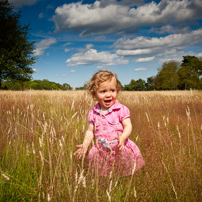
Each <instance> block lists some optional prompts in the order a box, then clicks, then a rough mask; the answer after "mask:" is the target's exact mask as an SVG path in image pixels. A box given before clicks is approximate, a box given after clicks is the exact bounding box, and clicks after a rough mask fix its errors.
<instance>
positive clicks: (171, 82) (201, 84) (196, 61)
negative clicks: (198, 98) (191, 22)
mask: <svg viewBox="0 0 202 202" xmlns="http://www.w3.org/2000/svg"><path fill="white" fill-rule="evenodd" d="M201 75H202V58H198V57H196V56H190V55H187V56H183V60H182V62H181V63H180V62H178V61H174V60H171V61H168V62H164V63H163V65H162V67H160V68H158V73H157V75H156V76H151V77H148V78H147V81H144V80H142V79H138V80H136V81H135V80H134V79H132V80H131V82H130V83H129V84H128V85H124V86H123V87H122V90H127V91H145V90H189V89H202V77H201Z"/></svg>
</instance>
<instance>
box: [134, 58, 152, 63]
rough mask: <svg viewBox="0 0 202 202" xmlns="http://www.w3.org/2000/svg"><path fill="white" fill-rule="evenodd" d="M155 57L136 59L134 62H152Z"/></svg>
mask: <svg viewBox="0 0 202 202" xmlns="http://www.w3.org/2000/svg"><path fill="white" fill-rule="evenodd" d="M154 58H155V57H147V58H138V59H137V60H136V62H149V61H152V60H153V59H154Z"/></svg>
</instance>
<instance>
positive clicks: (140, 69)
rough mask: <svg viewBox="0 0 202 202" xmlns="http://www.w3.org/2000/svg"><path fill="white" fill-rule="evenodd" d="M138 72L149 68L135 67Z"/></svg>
mask: <svg viewBox="0 0 202 202" xmlns="http://www.w3.org/2000/svg"><path fill="white" fill-rule="evenodd" d="M134 70H135V71H136V72H137V71H146V70H147V68H145V67H140V68H137V69H134Z"/></svg>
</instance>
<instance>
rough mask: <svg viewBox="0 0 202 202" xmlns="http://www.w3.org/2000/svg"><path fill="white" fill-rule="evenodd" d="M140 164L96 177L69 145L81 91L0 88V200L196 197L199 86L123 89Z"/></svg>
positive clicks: (200, 195) (83, 105) (201, 176)
mask: <svg viewBox="0 0 202 202" xmlns="http://www.w3.org/2000/svg"><path fill="white" fill-rule="evenodd" d="M118 99H119V101H120V102H121V103H123V104H125V105H126V106H127V107H128V108H129V109H130V112H131V119H132V123H133V133H132V134H131V136H130V139H131V140H133V141H134V142H135V143H136V144H137V145H138V147H139V148H140V150H141V152H142V155H143V157H144V160H145V162H146V164H145V166H144V167H143V168H142V169H140V170H139V171H138V172H137V173H135V174H134V175H133V176H129V177H126V178H121V177H119V176H116V177H112V176H111V177H109V178H105V177H102V178H100V177H98V176H97V175H96V174H95V175H94V174H92V173H91V172H90V170H88V169H87V168H86V165H85V161H80V160H77V159H76V158H75V157H74V156H73V153H74V152H75V151H76V147H75V145H76V144H80V143H81V142H82V141H83V138H84V133H85V130H86V128H87V126H88V120H87V115H88V111H89V109H91V108H92V107H93V105H94V104H95V103H94V101H92V99H91V98H90V97H88V96H87V94H86V93H85V91H80V92H78V91H76V92H74V91H69V92H65V91H64V92H63V91H49V92H48V91H27V92H12V91H6V92H4V91H0V172H1V176H0V201H201V200H202V166H201V165H202V92H199V91H169V92H166V91H165V92H121V93H120V95H119V98H118Z"/></svg>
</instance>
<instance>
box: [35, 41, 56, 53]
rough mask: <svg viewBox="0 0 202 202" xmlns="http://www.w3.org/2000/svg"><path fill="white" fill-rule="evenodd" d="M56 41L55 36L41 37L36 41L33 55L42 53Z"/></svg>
mask: <svg viewBox="0 0 202 202" xmlns="http://www.w3.org/2000/svg"><path fill="white" fill-rule="evenodd" d="M56 42H57V41H56V39H55V38H49V39H42V40H41V41H40V42H38V43H36V48H35V50H34V55H35V56H39V55H43V54H44V51H45V50H46V49H48V48H49V47H50V46H51V45H52V44H55V43H56Z"/></svg>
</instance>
